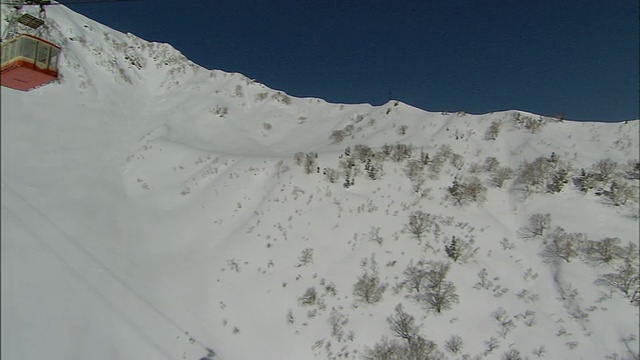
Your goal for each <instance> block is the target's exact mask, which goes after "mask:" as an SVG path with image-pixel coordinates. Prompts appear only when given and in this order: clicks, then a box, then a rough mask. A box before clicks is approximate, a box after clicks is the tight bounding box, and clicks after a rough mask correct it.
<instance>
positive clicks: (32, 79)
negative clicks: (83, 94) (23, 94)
mask: <svg viewBox="0 0 640 360" xmlns="http://www.w3.org/2000/svg"><path fill="white" fill-rule="evenodd" d="M59 54H60V47H59V46H57V45H54V44H52V43H50V42H48V41H46V40H43V39H41V38H39V37H36V36H33V35H28V34H22V35H19V36H16V37H14V38H12V39H10V40H7V41H6V42H4V43H3V44H2V54H1V55H2V56H1V57H2V71H1V72H0V79H1V84H2V86H6V87H9V88H12V89H16V90H22V91H29V90H32V89H35V88H37V87H40V86H42V85H44V84H46V83H48V82H51V81H53V80H55V79H57V78H58V55H59Z"/></svg>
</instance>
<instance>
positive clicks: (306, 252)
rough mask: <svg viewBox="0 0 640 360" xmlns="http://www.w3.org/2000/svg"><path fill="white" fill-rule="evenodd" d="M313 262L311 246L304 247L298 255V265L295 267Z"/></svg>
mask: <svg viewBox="0 0 640 360" xmlns="http://www.w3.org/2000/svg"><path fill="white" fill-rule="evenodd" d="M312 262H313V249H312V248H304V249H303V250H302V253H300V256H298V265H296V266H297V267H301V266H307V265H309V264H311V263H312Z"/></svg>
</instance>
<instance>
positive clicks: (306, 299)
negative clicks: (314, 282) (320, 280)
mask: <svg viewBox="0 0 640 360" xmlns="http://www.w3.org/2000/svg"><path fill="white" fill-rule="evenodd" d="M317 299H318V293H317V292H316V288H315V287H313V286H312V287H310V288H308V289H307V290H306V291H305V292H304V294H302V296H300V297H299V298H298V302H299V303H300V305H303V306H313V305H315V304H316V300H317Z"/></svg>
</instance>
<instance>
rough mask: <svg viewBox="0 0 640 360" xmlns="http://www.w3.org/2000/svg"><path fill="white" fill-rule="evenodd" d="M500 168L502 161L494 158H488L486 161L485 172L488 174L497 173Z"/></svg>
mask: <svg viewBox="0 0 640 360" xmlns="http://www.w3.org/2000/svg"><path fill="white" fill-rule="evenodd" d="M498 166H500V161H498V159H496V158H495V157H493V156H488V157H487V158H486V159H484V170H485V171H487V172H493V171H495V170H496V169H497V168H498Z"/></svg>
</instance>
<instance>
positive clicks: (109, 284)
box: [2, 183, 216, 360]
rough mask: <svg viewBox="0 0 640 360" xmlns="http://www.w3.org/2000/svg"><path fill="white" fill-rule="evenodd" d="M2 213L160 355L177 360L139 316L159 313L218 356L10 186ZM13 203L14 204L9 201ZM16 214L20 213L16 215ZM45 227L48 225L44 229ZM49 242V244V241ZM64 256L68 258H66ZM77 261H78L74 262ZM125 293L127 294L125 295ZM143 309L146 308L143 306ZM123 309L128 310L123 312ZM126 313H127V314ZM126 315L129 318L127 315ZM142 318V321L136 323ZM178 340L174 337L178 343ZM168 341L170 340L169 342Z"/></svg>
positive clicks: (5, 186) (147, 318)
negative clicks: (36, 229)
mask: <svg viewBox="0 0 640 360" xmlns="http://www.w3.org/2000/svg"><path fill="white" fill-rule="evenodd" d="M2 197H3V201H2V209H3V211H5V212H6V213H7V214H9V215H10V216H12V217H13V218H15V220H16V221H18V222H19V224H20V225H21V226H22V227H23V229H24V230H25V231H26V232H27V233H28V234H29V235H31V236H32V237H33V239H34V240H36V241H37V242H38V244H39V245H40V246H41V247H42V248H43V249H44V250H46V251H47V252H48V253H50V254H52V256H54V257H55V258H56V259H58V260H59V261H60V262H61V263H62V264H64V265H65V266H66V267H67V268H68V269H69V271H70V272H71V273H72V274H73V275H74V276H75V277H76V278H77V279H78V280H80V282H81V283H83V284H84V285H86V286H87V288H88V289H89V290H90V291H91V293H92V294H94V295H95V296H96V297H98V298H99V299H102V300H103V301H104V302H105V303H106V304H107V305H109V307H111V308H112V310H114V312H115V313H117V314H118V315H119V316H120V317H122V318H123V320H124V321H125V322H126V323H127V324H128V325H130V326H131V327H132V329H133V330H135V332H136V333H138V334H139V335H140V336H141V337H142V338H143V339H144V340H145V341H147V342H148V343H149V344H151V345H152V347H153V348H154V349H156V350H157V351H158V352H159V353H161V354H163V355H164V357H165V358H167V359H170V360H173V359H175V356H176V355H175V353H173V354H172V351H170V350H168V349H167V348H166V345H165V346H164V347H163V346H162V345H161V344H162V343H166V342H164V341H162V342H160V344H159V343H158V342H157V341H156V340H154V339H152V338H151V337H150V336H149V335H148V333H150V332H149V331H144V329H142V328H141V326H140V325H138V324H145V325H142V326H144V327H148V328H153V329H157V328H159V327H160V325H158V324H153V325H152V324H150V322H151V321H150V320H152V319H150V316H143V317H142V318H140V316H139V315H138V316H136V314H141V313H149V310H151V311H152V312H153V313H155V315H156V316H155V317H156V319H155V320H156V321H155V322H157V320H158V317H159V319H161V320H163V322H164V323H165V324H166V323H168V324H170V325H171V326H172V327H173V328H175V329H177V330H179V331H180V333H181V334H180V336H182V335H186V336H187V337H188V342H189V343H191V344H197V345H198V346H199V347H201V348H202V350H204V351H205V352H206V353H207V355H208V356H215V354H216V353H215V352H214V351H213V350H212V349H211V348H209V347H206V346H205V345H204V344H203V343H202V342H201V341H199V340H197V339H195V338H194V337H192V336H191V335H190V334H189V332H188V331H186V330H184V329H183V328H182V327H181V326H180V325H178V324H177V323H176V322H175V321H173V320H172V319H171V318H170V317H169V316H168V315H166V314H165V313H163V312H162V311H160V310H159V309H158V308H157V307H155V306H154V305H153V304H151V302H149V301H148V300H146V299H145V298H144V297H142V296H141V295H140V294H139V293H138V292H136V291H135V290H134V289H133V288H132V287H131V286H130V285H128V284H127V283H126V282H125V281H124V280H122V279H121V278H120V277H119V276H118V275H117V274H115V273H114V272H113V271H112V270H111V269H109V268H108V267H107V266H106V265H104V264H103V263H102V262H101V261H100V260H99V259H97V258H96V257H95V256H94V255H93V254H91V253H90V252H89V251H88V250H86V249H85V248H84V247H83V246H82V245H81V244H80V243H79V242H78V240H77V239H75V238H73V236H71V235H70V234H69V233H67V232H66V231H65V230H64V229H62V228H61V227H60V226H58V225H57V224H56V223H55V222H54V221H53V220H52V219H51V218H50V217H49V216H47V215H46V214H44V213H43V212H42V211H40V210H39V209H38V208H37V207H35V206H34V205H33V204H32V203H31V202H30V201H28V200H27V199H26V198H25V197H24V196H22V195H21V194H20V193H18V192H17V191H15V190H14V189H13V188H12V187H11V186H9V185H8V184H6V183H3V184H2ZM7 199H9V200H10V201H6V200H7ZM6 202H10V203H11V204H22V206H21V208H20V209H10V208H8V207H7V206H6V205H5V203H6ZM14 210H16V211H14ZM25 218H29V219H34V220H32V221H30V222H29V224H28V223H27V222H26V221H25V220H24V219H25ZM38 220H41V221H38ZM43 224H45V225H44V226H43ZM34 228H40V229H41V231H38V232H39V233H40V234H38V233H36V231H34V230H33V229H34ZM41 234H47V236H46V237H45V236H42V235H41ZM45 238H46V239H47V240H45ZM62 254H67V255H66V256H63V255H62ZM71 259H73V260H74V261H72V260H71ZM74 262H75V264H73V263H74ZM95 265H97V268H98V269H97V270H100V272H99V273H92V272H91V271H87V270H94V271H95V270H96V266H95ZM89 277H95V279H93V281H92V280H91V279H89ZM96 283H101V284H100V285H96ZM123 290H124V291H123ZM107 293H108V294H113V295H112V296H111V298H112V299H109V296H108V295H106V294H107ZM126 293H128V294H129V296H128V298H127V299H126V301H125V299H123V297H125V296H126V295H125V294H126ZM132 299H135V300H137V301H134V302H137V303H138V304H136V308H135V309H132V307H133V306H132V303H133V302H132V301H131V300H132ZM141 305H142V306H141ZM123 306H125V307H124V308H123ZM123 310H125V311H123ZM125 312H126V314H125ZM136 318H138V319H136ZM136 320H137V321H136ZM180 336H177V337H172V338H171V339H172V340H174V339H176V338H179V337H180ZM166 340H167V341H168V340H169V338H168V339H166Z"/></svg>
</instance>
